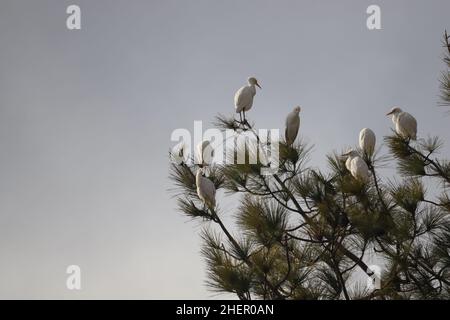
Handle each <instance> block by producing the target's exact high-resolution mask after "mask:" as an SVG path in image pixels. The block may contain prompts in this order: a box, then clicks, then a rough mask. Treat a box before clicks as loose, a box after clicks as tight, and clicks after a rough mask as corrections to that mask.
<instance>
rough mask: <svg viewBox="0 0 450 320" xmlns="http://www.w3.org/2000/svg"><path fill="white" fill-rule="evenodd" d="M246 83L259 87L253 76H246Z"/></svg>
mask: <svg viewBox="0 0 450 320" xmlns="http://www.w3.org/2000/svg"><path fill="white" fill-rule="evenodd" d="M248 83H249V84H250V85H251V86H257V87H258V88H260V89H261V86H260V85H259V83H258V80H256V78H254V77H250V78H248Z"/></svg>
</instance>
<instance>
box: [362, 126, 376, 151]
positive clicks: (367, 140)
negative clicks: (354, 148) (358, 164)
mask: <svg viewBox="0 0 450 320" xmlns="http://www.w3.org/2000/svg"><path fill="white" fill-rule="evenodd" d="M375 142H376V137H375V133H374V132H373V131H372V130H370V129H369V128H364V129H362V130H361V132H360V133H359V147H360V148H361V149H362V150H363V151H364V153H366V154H367V155H369V156H371V155H372V154H373V152H374V150H375Z"/></svg>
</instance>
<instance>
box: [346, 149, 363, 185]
mask: <svg viewBox="0 0 450 320" xmlns="http://www.w3.org/2000/svg"><path fill="white" fill-rule="evenodd" d="M343 156H346V157H347V160H346V161H345V167H346V168H347V169H348V171H350V173H351V174H352V176H353V177H354V178H355V179H357V180H361V181H363V182H366V181H367V180H369V168H368V167H367V164H366V163H365V162H364V160H363V159H362V158H361V157H360V156H359V154H358V153H357V152H356V151H355V150H349V151H348V152H347V153H344V154H343Z"/></svg>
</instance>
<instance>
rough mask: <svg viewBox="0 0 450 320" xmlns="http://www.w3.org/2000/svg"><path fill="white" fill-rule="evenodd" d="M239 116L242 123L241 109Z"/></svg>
mask: <svg viewBox="0 0 450 320" xmlns="http://www.w3.org/2000/svg"><path fill="white" fill-rule="evenodd" d="M239 118H240V120H241V123H242V111H241V112H239Z"/></svg>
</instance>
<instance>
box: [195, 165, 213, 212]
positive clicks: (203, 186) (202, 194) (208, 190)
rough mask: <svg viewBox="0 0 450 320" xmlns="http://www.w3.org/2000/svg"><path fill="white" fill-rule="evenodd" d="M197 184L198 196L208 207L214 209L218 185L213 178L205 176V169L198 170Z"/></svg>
mask: <svg viewBox="0 0 450 320" xmlns="http://www.w3.org/2000/svg"><path fill="white" fill-rule="evenodd" d="M195 184H196V185H197V194H198V197H199V198H200V199H201V200H202V201H203V202H204V203H205V204H206V205H207V206H208V208H210V209H214V208H215V206H216V187H215V186H214V183H213V182H212V181H211V180H209V179H208V178H205V177H204V176H203V169H198V170H197V174H196V176H195Z"/></svg>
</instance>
